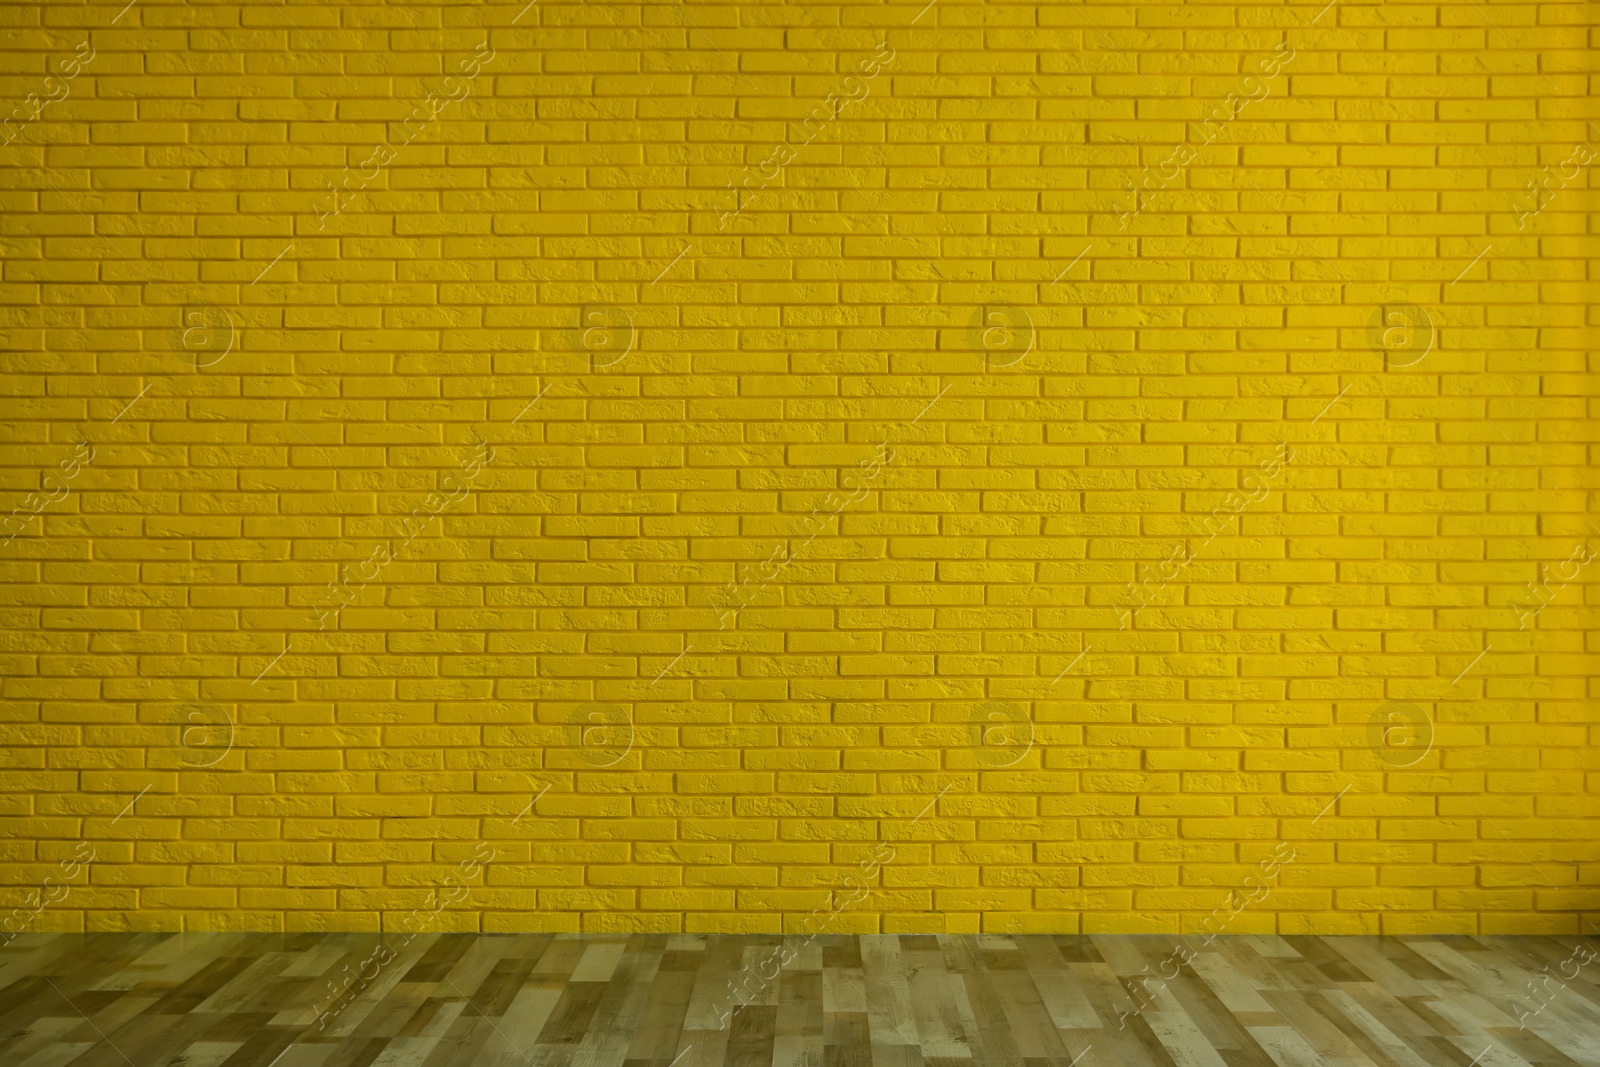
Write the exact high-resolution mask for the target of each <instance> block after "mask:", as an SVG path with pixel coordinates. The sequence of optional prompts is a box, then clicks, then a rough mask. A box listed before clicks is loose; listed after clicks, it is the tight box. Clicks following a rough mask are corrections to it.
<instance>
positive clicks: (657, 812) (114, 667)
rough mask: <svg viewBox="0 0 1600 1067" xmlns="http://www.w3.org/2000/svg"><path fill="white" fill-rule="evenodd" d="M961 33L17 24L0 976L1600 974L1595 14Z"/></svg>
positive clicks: (192, 19)
mask: <svg viewBox="0 0 1600 1067" xmlns="http://www.w3.org/2000/svg"><path fill="white" fill-rule="evenodd" d="M924 5H925V0H914V2H912V3H899V2H896V3H878V4H857V3H851V4H824V3H815V2H811V0H804V2H797V3H757V2H741V3H735V4H726V3H702V2H693V3H686V4H679V3H676V2H669V3H661V4H651V5H643V6H641V5H638V4H634V3H627V2H618V0H588V2H583V3H572V2H566V0H538V2H536V3H532V4H528V5H526V6H523V5H522V4H520V3H519V4H511V5H504V4H455V5H440V4H434V3H428V2H419V3H408V4H403V5H396V4H385V3H374V2H369V0H348V2H345V0H333V2H326V3H316V4H312V3H305V2H289V0H284V2H281V3H280V2H275V0H274V2H268V3H265V4H256V3H245V4H237V5H236V4H231V3H229V4H198V3H196V4H183V3H170V2H164V0H135V2H134V3H132V4H130V5H128V6H126V7H124V6H122V3H121V2H117V3H112V4H104V3H98V2H97V3H94V4H82V3H67V4H45V5H38V4H9V5H7V6H6V8H5V10H4V11H3V12H0V21H3V22H4V24H5V27H6V33H5V37H6V42H7V43H6V46H5V49H4V68H3V71H0V88H3V96H4V100H5V101H6V103H4V104H3V108H10V109H11V110H10V117H9V118H4V119H0V139H3V140H4V142H5V143H4V146H3V147H0V204H3V214H0V227H3V233H4V235H3V246H0V247H3V250H4V274H3V278H0V359H3V361H4V362H3V394H0V395H3V397H4V400H3V403H0V410H3V412H4V416H5V417H4V418H3V419H0V442H3V447H0V490H3V493H0V505H3V506H0V513H8V514H9V518H7V519H6V520H5V523H6V525H5V528H4V533H3V534H0V542H3V543H0V578H3V581H4V585H3V589H0V598H3V599H0V618H3V619H4V623H5V629H4V640H5V648H4V651H3V653H0V661H3V664H4V671H3V690H0V694H3V701H0V739H3V747H0V905H3V907H0V916H7V915H9V918H3V917H0V926H4V927H5V929H6V930H7V931H8V932H16V931H19V930H111V929H152V930H155V929H159V930H175V929H197V930H198V929H241V930H244V929H248V930H277V929H287V930H325V929H342V930H373V929H377V928H379V927H380V926H386V927H389V928H394V927H395V926H396V925H397V924H400V923H402V922H403V921H404V922H407V923H410V922H413V920H414V919H415V916H416V915H418V914H419V910H420V914H424V915H427V916H428V917H429V918H428V920H427V921H428V923H429V924H430V925H431V928H433V929H441V930H443V929H450V930H485V931H510V930H542V931H548V930H558V931H579V930H582V931H622V930H639V931H775V930H780V929H785V930H814V929H817V928H825V929H828V930H831V931H835V932H865V931H883V932H915V931H948V932H972V931H996V932H1039V931H1060V932H1099V931H1120V932H1139V931H1177V930H1183V931H1201V930H1213V931H1215V930H1219V929H1222V930H1225V931H1226V932H1228V933H1260V932H1281V933H1306V932H1321V933H1358V932H1359V933H1379V932H1382V933H1402V932H1418V931H1431V932H1474V933H1533V932H1560V933H1568V934H1570V933H1577V932H1578V931H1579V930H1580V929H1588V928H1589V925H1588V924H1589V922H1590V921H1591V919H1592V920H1600V832H1597V821H1596V816H1597V793H1600V762H1597V759H1596V751H1597V748H1596V746H1597V742H1600V726H1597V724H1596V721H1595V710H1594V709H1595V703H1594V701H1595V697H1596V695H1597V694H1596V685H1595V682H1594V681H1593V680H1592V679H1591V676H1590V674H1589V671H1590V670H1591V669H1592V668H1593V665H1594V663H1595V662H1596V661H1595V657H1594V655H1593V649H1594V644H1595V638H1594V636H1593V635H1592V632H1591V631H1592V629H1593V622H1594V606H1595V602H1596V599H1597V597H1596V594H1594V593H1591V592H1590V590H1591V588H1593V585H1592V583H1593V577H1594V574H1595V571H1596V568H1595V566H1594V564H1593V560H1594V559H1595V557H1596V556H1597V555H1600V519H1597V518H1596V511H1597V508H1596V506H1595V505H1596V501H1595V491H1594V487H1595V485H1596V483H1597V476H1596V474H1595V473H1594V462H1593V460H1594V456H1593V450H1594V447H1595V445H1594V439H1595V433H1594V428H1595V422H1594V416H1595V406H1596V399H1595V380H1594V377H1593V375H1592V372H1591V364H1592V363H1593V361H1594V359H1595V357H1594V356H1593V355H1592V354H1591V348H1590V346H1591V343H1592V341H1593V338H1594V330H1593V326H1594V323H1593V319H1594V317H1595V314H1596V312H1595V310H1594V296H1595V292H1596V290H1595V287H1594V280H1593V266H1592V263H1593V260H1592V256H1593V252H1594V249H1595V243H1594V238H1593V236H1592V234H1591V230H1592V229H1593V226H1594V221H1593V219H1594V216H1593V215H1592V214H1591V212H1592V211H1593V210H1594V209H1595V206H1596V202H1595V199H1594V192H1593V187H1594V185H1595V184H1596V183H1595V180H1594V177H1593V164H1594V163H1595V162H1596V161H1597V160H1600V148H1597V146H1600V110H1597V108H1596V106H1595V104H1594V102H1593V98H1592V80H1593V73H1592V70H1593V53H1592V51H1591V48H1592V47H1593V45H1594V43H1595V37H1596V35H1597V30H1596V28H1595V26H1594V25H1593V9H1592V8H1591V7H1588V6H1585V5H1581V4H1576V3H1528V2H1513V3H1484V4H1481V5H1480V4H1477V3H1470V2H1469V3H1467V4H1462V5H1457V4H1439V3H1394V2H1386V3H1373V2H1369V0H1336V2H1335V3H1331V4H1328V3H1326V0H1315V2H1312V3H1292V4H1282V3H1274V4H1251V3H1241V2H1232V0H1228V2H1217V3H1187V4H1164V3H1153V2H1143V0H1140V2H1135V3H1108V2H1099V0H1097V2H1089V3H1079V2H1076V0H1063V2H1050V3H999V2H973V0H935V2H934V3H927V4H926V6H924ZM1324 5H1326V6H1324ZM1269 866H1270V868H1271V869H1270V871H1269ZM446 890H448V893H447V892H446ZM1596 928H1597V929H1600V927H1596ZM8 936H9V933H8Z"/></svg>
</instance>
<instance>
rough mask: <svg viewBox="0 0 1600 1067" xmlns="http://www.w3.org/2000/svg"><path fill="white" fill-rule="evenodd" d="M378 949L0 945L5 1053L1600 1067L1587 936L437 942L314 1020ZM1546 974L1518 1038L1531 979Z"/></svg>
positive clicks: (139, 1063) (81, 1064) (75, 1059)
mask: <svg viewBox="0 0 1600 1067" xmlns="http://www.w3.org/2000/svg"><path fill="white" fill-rule="evenodd" d="M385 936H386V937H389V936H390V935H385ZM386 943H393V944H396V945H398V944H399V942H398V941H397V940H393V939H392V938H391V941H390V942H386ZM377 944H378V938H377V935H373V934H304V933H297V934H275V935H267V934H263V935H247V934H236V933H228V934H216V935H206V934H186V935H163V934H142V933H141V934H94V935H77V934H37V935H35V934H30V935H25V936H23V937H19V938H17V939H16V940H14V941H13V942H12V943H11V944H10V945H7V946H5V947H4V948H3V949H0V1049H3V1050H4V1051H5V1052H6V1053H7V1056H6V1059H5V1061H4V1062H5V1063H6V1064H7V1065H8V1067H11V1065H16V1067H125V1065H126V1064H128V1063H129V1062H130V1061H131V1062H132V1063H134V1064H135V1065H136V1067H464V1065H467V1064H470V1065H472V1067H516V1065H521V1067H1073V1065H1076V1067H1469V1065H1471V1064H1473V1063H1474V1061H1475V1060H1476V1062H1477V1064H1478V1067H1600V965H1596V964H1589V965H1588V966H1586V967H1582V968H1579V969H1578V970H1577V973H1574V968H1573V965H1572V964H1571V963H1570V962H1569V961H1570V960H1571V959H1572V957H1573V953H1574V950H1583V951H1584V952H1593V951H1597V950H1600V942H1596V941H1595V940H1594V939H1584V940H1581V941H1580V940H1577V939H1573V938H1543V937H1541V938H1513V937H1476V938H1474V937H1411V936H1408V937H1403V938H1335V937H1274V936H1270V935H1263V936H1249V937H1245V936H1237V937H1229V936H1226V935H1224V936H1222V937H1218V938H1216V939H1214V940H1212V941H1210V942H1206V941H1205V940H1204V939H1203V938H1198V937H1192V938H1187V939H1184V940H1183V941H1181V942H1180V940H1179V939H1177V938H1174V937H1170V936H1165V935H1162V936H1138V937H1135V936H1127V937H1122V936H1115V937H1114V936H1106V935H1094V936H1092V937H1091V936H1076V935H1061V936H1054V935H1050V936H1047V935H1040V936H1036V937H1022V936H1015V937H1013V936H1008V935H1001V934H984V935H976V936H973V935H953V934H940V935H934V934H915V935H911V934H908V935H902V936H895V935H869V936H863V937H855V936H847V935H839V934H831V935H824V936H819V937H817V938H815V939H807V938H806V937H804V936H791V937H788V938H787V939H786V938H783V937H779V936H777V935H750V936H742V935H740V936H734V935H681V934H680V935H645V934H635V935H627V934H615V935H612V934H607V935H567V934H563V935H555V934H518V935H510V934H507V935H471V934H428V935H424V936H421V937H418V938H416V939H415V940H413V941H410V942H407V943H406V944H405V945H404V946H403V947H401V948H399V950H398V954H397V955H396V957H395V959H394V960H393V961H392V962H389V963H388V964H386V965H385V966H383V967H382V968H381V969H380V971H379V973H378V975H377V976H376V977H375V978H374V979H372V980H371V981H370V982H369V983H368V984H367V985H366V986H365V987H364V988H362V989H360V990H359V991H355V992H352V995H351V996H350V997H348V998H347V1003H346V1005H345V1007H344V1008H343V1009H342V1010H341V1011H340V1013H339V1014H338V1015H337V1017H336V1018H335V1019H334V1020H333V1022H332V1023H331V1024H330V1025H329V1026H327V1027H326V1028H321V1027H319V1026H318V1025H317V1015H316V1011H315V1006H316V1004H317V1002H318V1001H322V1000H324V999H325V998H326V996H327V989H328V983H329V981H331V980H334V979H339V978H342V976H345V975H347V974H349V973H350V969H352V968H359V967H360V966H361V965H362V963H363V961H367V960H369V959H370V958H371V954H372V950H373V947H374V946H375V945H377ZM1180 944H1181V945H1184V946H1187V951H1185V952H1184V953H1182V954H1181V955H1182V956H1183V957H1185V958H1187V957H1189V955H1190V953H1192V958H1188V961H1187V962H1180V957H1179V956H1178V955H1175V954H1174V949H1175V948H1176V947H1178V946H1179V945H1180ZM785 947H787V951H783V950H784V949H785ZM1564 964H1565V966H1564V967H1563V965H1564ZM1558 974H1559V975H1560V976H1561V977H1562V981H1560V982H1556V981H1551V982H1550V983H1549V984H1548V986H1546V987H1545V988H1546V990H1547V992H1546V998H1545V1000H1544V1001H1542V1002H1540V1003H1543V1007H1542V1009H1541V1010H1540V1011H1538V1012H1537V1013H1532V1014H1525V1015H1523V1016H1521V1021H1523V1022H1524V1023H1525V1027H1524V1028H1522V1029H1519V1028H1518V1026H1517V1023H1518V1021H1519V1006H1520V1007H1521V1010H1522V1011H1524V1012H1525V1011H1526V1005H1527V1004H1529V1003H1530V1002H1529V1001H1528V1000H1527V996H1528V990H1527V983H1529V982H1530V981H1535V980H1542V979H1545V978H1550V977H1551V976H1552V975H1558ZM1152 976H1157V977H1159V978H1160V979H1161V980H1162V982H1163V983H1164V984H1161V985H1159V986H1157V985H1154V984H1152V987H1151V989H1150V990H1149V991H1148V992H1144V993H1138V992H1137V991H1138V988H1139V987H1138V984H1137V983H1138V980H1139V979H1141V978H1143V979H1150V978H1151V977H1152ZM730 987H733V988H730ZM735 990H737V992H736V991H735ZM1519 998H1521V999H1519Z"/></svg>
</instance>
